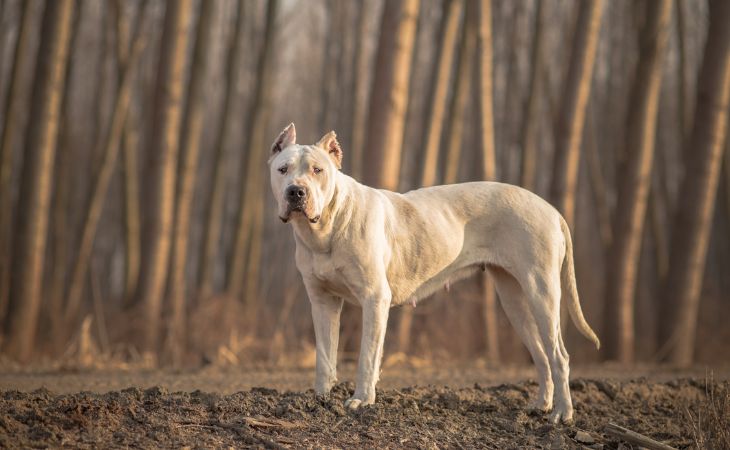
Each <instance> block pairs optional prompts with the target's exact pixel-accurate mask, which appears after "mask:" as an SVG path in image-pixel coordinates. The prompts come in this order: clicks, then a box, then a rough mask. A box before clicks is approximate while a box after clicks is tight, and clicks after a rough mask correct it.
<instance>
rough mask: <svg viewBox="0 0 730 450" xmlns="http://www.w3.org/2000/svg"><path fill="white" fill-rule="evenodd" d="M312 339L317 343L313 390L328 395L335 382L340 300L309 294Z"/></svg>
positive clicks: (340, 309) (340, 310)
mask: <svg viewBox="0 0 730 450" xmlns="http://www.w3.org/2000/svg"><path fill="white" fill-rule="evenodd" d="M310 302H311V304H312V318H313V319H314V337H315V340H316V343H317V368H316V379H315V384H314V390H315V392H316V393H317V394H320V395H326V394H329V392H330V389H332V386H334V384H335V383H336V382H337V343H338V341H339V338H340V313H341V312H342V299H340V298H335V297H331V296H328V295H323V294H317V295H312V293H310Z"/></svg>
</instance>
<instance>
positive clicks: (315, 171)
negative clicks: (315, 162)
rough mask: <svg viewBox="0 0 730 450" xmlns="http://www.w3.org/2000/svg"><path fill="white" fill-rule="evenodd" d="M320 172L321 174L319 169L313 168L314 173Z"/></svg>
mask: <svg viewBox="0 0 730 450" xmlns="http://www.w3.org/2000/svg"><path fill="white" fill-rule="evenodd" d="M320 172H322V169H320V168H319V167H315V168H314V173H320Z"/></svg>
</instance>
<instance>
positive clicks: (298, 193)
mask: <svg viewBox="0 0 730 450" xmlns="http://www.w3.org/2000/svg"><path fill="white" fill-rule="evenodd" d="M306 196H307V191H306V190H305V189H304V188H303V187H301V186H297V185H294V184H293V185H291V186H289V187H288V188H286V198H287V200H289V201H290V202H300V201H302V200H304V198H305V197H306Z"/></svg>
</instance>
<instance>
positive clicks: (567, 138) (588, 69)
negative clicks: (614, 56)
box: [550, 0, 603, 229]
mask: <svg viewBox="0 0 730 450" xmlns="http://www.w3.org/2000/svg"><path fill="white" fill-rule="evenodd" d="M602 11H603V0H585V1H581V2H579V3H578V21H577V23H576V32H575V37H574V39H573V49H572V51H571V55H570V65H569V66H568V75H567V78H566V81H565V86H564V93H563V97H562V102H561V103H562V104H561V107H560V117H559V119H558V126H557V128H558V129H557V131H556V147H555V161H554V166H553V179H552V185H551V189H550V192H551V198H552V202H553V204H554V205H556V206H557V208H558V210H559V211H560V212H561V213H562V214H563V217H565V221H566V222H568V225H569V226H570V228H571V229H572V228H573V222H574V216H575V188H576V185H577V182H578V165H579V164H578V162H579V160H580V146H581V140H582V138H583V125H584V122H585V115H586V114H585V112H586V105H587V104H588V97H589V96H590V92H591V81H592V77H593V62H594V60H595V58H596V45H597V42H598V36H599V34H600V33H599V32H600V29H601V15H602Z"/></svg>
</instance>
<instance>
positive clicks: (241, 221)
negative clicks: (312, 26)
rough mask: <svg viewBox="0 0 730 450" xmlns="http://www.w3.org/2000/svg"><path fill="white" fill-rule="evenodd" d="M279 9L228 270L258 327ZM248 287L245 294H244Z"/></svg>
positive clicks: (269, 34)
mask: <svg viewBox="0 0 730 450" xmlns="http://www.w3.org/2000/svg"><path fill="white" fill-rule="evenodd" d="M278 9H279V1H278V0H269V2H268V4H267V10H266V31H265V35H264V41H263V48H262V49H261V54H260V55H259V61H258V66H257V67H258V70H257V74H256V89H255V91H254V92H255V94H254V101H253V104H252V107H251V114H250V115H249V117H250V118H251V121H250V126H249V127H248V130H247V133H246V136H247V142H246V147H245V148H246V152H247V154H246V155H244V161H245V165H244V166H243V170H242V171H241V172H242V173H244V174H246V175H245V178H244V181H243V183H242V184H243V185H242V188H243V189H242V191H241V204H240V206H239V211H238V214H239V215H238V225H237V227H236V236H235V244H234V248H233V255H232V258H231V263H230V265H229V267H228V269H229V270H228V278H227V283H228V285H227V289H226V290H227V292H228V293H229V294H230V295H232V296H234V297H238V296H240V295H243V298H244V300H245V302H246V306H247V310H248V311H247V313H248V318H249V319H250V320H251V322H250V323H251V324H254V323H255V321H253V318H254V317H255V314H256V313H255V308H256V307H257V304H258V294H259V290H258V281H259V261H260V256H261V232H262V230H263V219H264V217H263V215H264V192H263V186H264V178H263V172H264V171H263V169H262V167H264V161H265V160H266V158H267V157H268V154H267V152H266V148H267V145H266V144H267V139H268V138H269V136H267V135H266V129H267V124H268V122H269V115H270V113H271V90H272V86H273V85H272V78H273V76H272V74H273V70H274V67H273V62H274V49H273V46H274V39H275V31H276V15H277V12H278ZM244 287H245V292H244Z"/></svg>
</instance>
